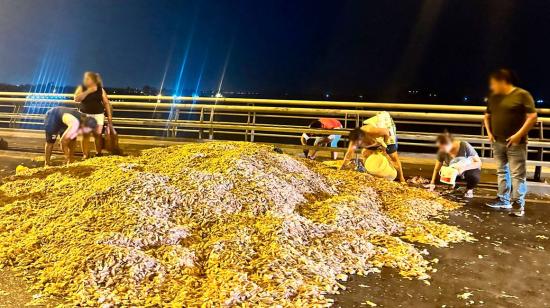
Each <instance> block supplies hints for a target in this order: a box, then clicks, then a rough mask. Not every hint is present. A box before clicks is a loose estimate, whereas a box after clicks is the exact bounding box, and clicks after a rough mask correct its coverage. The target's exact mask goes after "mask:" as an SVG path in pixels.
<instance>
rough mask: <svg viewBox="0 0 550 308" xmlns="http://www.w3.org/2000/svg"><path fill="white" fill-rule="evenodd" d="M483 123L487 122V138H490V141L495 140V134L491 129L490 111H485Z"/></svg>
mask: <svg viewBox="0 0 550 308" xmlns="http://www.w3.org/2000/svg"><path fill="white" fill-rule="evenodd" d="M483 123H484V124H485V129H486V130H487V138H489V141H490V142H495V136H494V135H493V131H492V130H491V114H490V113H485V116H484V117H483Z"/></svg>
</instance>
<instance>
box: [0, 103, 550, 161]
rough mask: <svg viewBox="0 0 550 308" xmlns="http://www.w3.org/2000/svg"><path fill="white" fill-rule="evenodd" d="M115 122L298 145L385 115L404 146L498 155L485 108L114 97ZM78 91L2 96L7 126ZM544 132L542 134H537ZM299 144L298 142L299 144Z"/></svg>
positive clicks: (32, 125)
mask: <svg viewBox="0 0 550 308" xmlns="http://www.w3.org/2000/svg"><path fill="white" fill-rule="evenodd" d="M109 97H110V99H111V101H112V105H113V108H114V119H113V122H114V124H115V125H116V126H117V128H118V129H121V130H123V131H124V133H125V134H129V135H147V136H150V135H156V136H164V137H170V138H175V137H181V136H185V137H187V138H190V137H191V138H198V139H241V140H245V141H259V140H274V139H277V140H279V141H281V140H282V141H283V142H279V143H298V141H297V139H298V138H299V135H300V134H301V133H302V132H309V133H316V134H341V135H344V136H346V135H347V134H348V133H349V129H351V128H354V127H357V126H359V125H360V124H361V123H362V121H363V120H364V119H366V118H368V117H370V116H373V115H375V114H376V113H377V112H378V111H380V110H385V111H388V112H390V114H391V115H392V117H393V118H394V120H395V122H396V124H397V125H398V126H399V128H400V129H399V134H398V137H399V138H400V145H405V146H415V147H428V146H429V147H432V146H433V140H434V137H435V135H436V134H437V132H438V131H442V130H443V128H448V129H449V130H451V131H453V132H454V133H456V132H458V131H462V132H459V133H457V135H459V136H460V137H461V138H462V139H464V140H467V141H469V142H471V143H472V144H473V145H474V147H476V148H477V149H478V150H480V153H481V155H482V156H490V155H491V151H490V145H489V142H488V140H486V138H485V135H486V133H485V130H484V127H483V112H484V111H485V107H482V106H464V105H461V106H459V105H430V104H403V103H399V104H396V103H377V102H333V101H303V100H274V99H250V98H216V97H172V96H139V95H110V96H109ZM72 98H73V95H72V94H59V93H24V92H0V125H4V127H8V128H11V129H37V128H40V125H41V123H42V121H43V117H44V113H45V111H46V110H47V109H49V108H51V107H52V106H55V105H64V106H72V107H76V105H77V103H75V102H74V101H73V100H72ZM538 112H539V121H538V124H537V126H536V128H535V129H534V130H533V135H534V136H533V137H535V138H531V139H530V143H529V151H530V153H536V154H537V157H538V160H539V161H543V160H544V154H547V153H548V152H550V140H547V139H545V138H544V136H545V134H544V132H545V130H547V129H548V127H549V125H548V124H550V117H545V115H550V109H538ZM319 117H335V118H338V119H339V120H340V121H342V123H343V124H344V129H342V130H336V131H325V130H316V129H309V128H308V127H307V125H308V124H309V122H310V121H311V120H313V119H316V118H319ZM535 135H536V136H535ZM292 140H295V141H292Z"/></svg>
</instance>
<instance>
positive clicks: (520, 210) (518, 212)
mask: <svg viewBox="0 0 550 308" xmlns="http://www.w3.org/2000/svg"><path fill="white" fill-rule="evenodd" d="M510 216H514V217H523V216H525V207H524V206H519V207H518V208H516V209H514V210H513V211H512V212H510Z"/></svg>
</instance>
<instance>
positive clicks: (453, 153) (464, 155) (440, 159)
mask: <svg viewBox="0 0 550 308" xmlns="http://www.w3.org/2000/svg"><path fill="white" fill-rule="evenodd" d="M436 145H437V147H438V149H439V151H438V153H437V161H436V163H435V168H434V172H433V175H432V181H431V182H430V184H429V185H428V188H429V189H430V190H433V189H434V188H435V181H436V178H437V176H438V174H439V171H440V170H441V168H442V167H443V166H447V167H451V168H454V169H456V170H457V171H456V174H457V176H458V177H461V178H462V179H464V180H465V181H466V193H465V194H464V197H465V198H473V197H474V188H476V186H477V184H479V180H480V177H481V159H480V158H479V155H477V152H476V150H475V149H474V147H472V146H471V145H470V144H469V143H468V142H466V141H460V140H456V139H454V138H453V136H451V135H450V134H442V135H439V136H438V137H437V139H436Z"/></svg>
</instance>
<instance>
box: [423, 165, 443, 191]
mask: <svg viewBox="0 0 550 308" xmlns="http://www.w3.org/2000/svg"><path fill="white" fill-rule="evenodd" d="M442 166H443V164H442V163H441V162H440V161H439V160H436V161H435V166H434V172H433V173H432V180H431V181H430V184H428V185H427V186H426V187H427V188H428V189H429V190H434V189H435V179H437V175H438V174H439V170H441V167H442Z"/></svg>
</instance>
